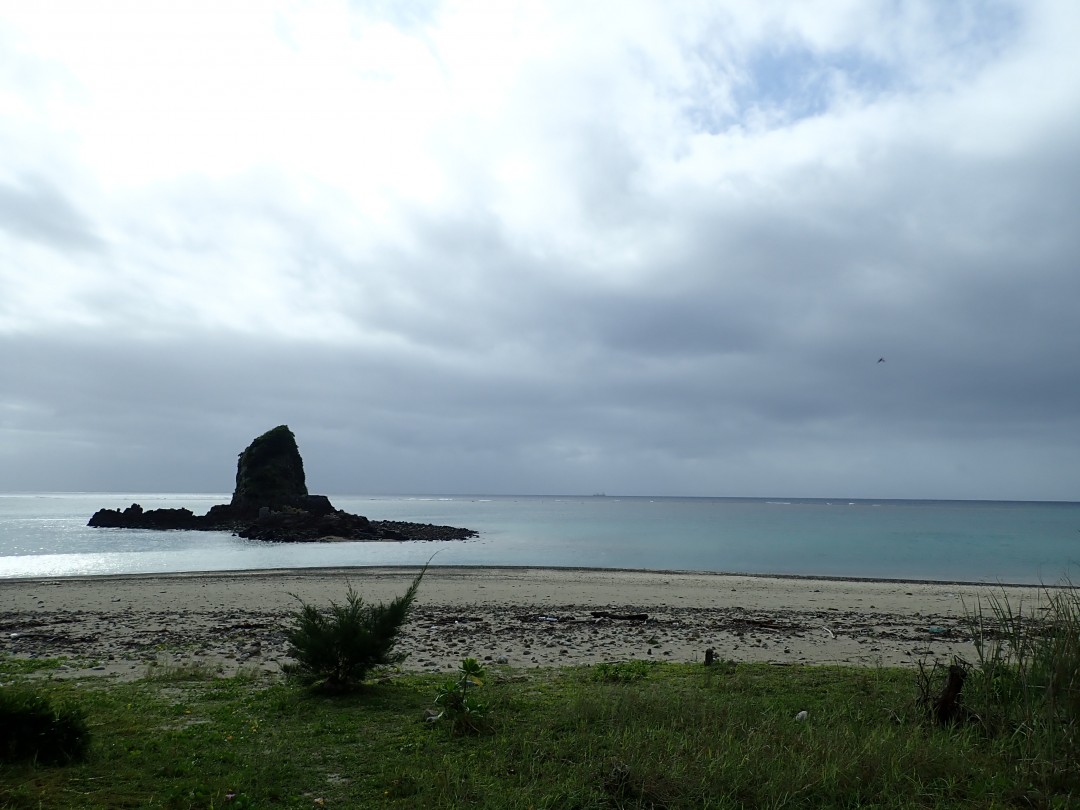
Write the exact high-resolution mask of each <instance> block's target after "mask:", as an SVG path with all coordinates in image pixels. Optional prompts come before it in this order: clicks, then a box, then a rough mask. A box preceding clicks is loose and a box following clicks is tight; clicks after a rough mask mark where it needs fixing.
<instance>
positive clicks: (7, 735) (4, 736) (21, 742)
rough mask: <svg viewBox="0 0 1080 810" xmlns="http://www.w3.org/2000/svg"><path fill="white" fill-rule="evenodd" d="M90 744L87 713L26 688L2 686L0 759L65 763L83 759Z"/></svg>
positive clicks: (0, 699) (4, 760)
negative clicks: (54, 703) (54, 701)
mask: <svg viewBox="0 0 1080 810" xmlns="http://www.w3.org/2000/svg"><path fill="white" fill-rule="evenodd" d="M89 746H90V731H89V729H88V728H87V726H86V714H85V713H84V712H83V711H82V709H80V708H78V707H77V706H67V705H64V706H56V707H54V706H53V704H52V701H50V700H49V698H48V697H46V696H44V695H41V694H38V693H37V692H34V691H32V690H30V689H27V688H22V687H18V688H17V687H0V761H2V762H18V761H21V760H28V759H29V760H37V761H38V762H41V763H45V764H63V763H66V762H72V761H74V760H78V759H82V758H83V757H84V756H86V752H87V750H88V748H89Z"/></svg>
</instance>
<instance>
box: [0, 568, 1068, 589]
mask: <svg viewBox="0 0 1080 810" xmlns="http://www.w3.org/2000/svg"><path fill="white" fill-rule="evenodd" d="M425 567H426V568H427V569H428V570H429V571H437V570H450V571H456V570H470V571H511V572H512V571H535V572H543V571H566V572H571V573H606V572H612V573H620V574H661V575H665V576H671V575H689V576H701V577H745V578H749V579H779V580H804V581H813V582H852V583H859V582H866V583H883V584H889V583H892V584H897V585H941V586H952V587H970V588H1034V589H1039V590H1046V589H1053V590H1062V589H1066V588H1070V587H1073V586H1072V585H1071V584H1068V583H1065V584H1055V585H1049V584H1046V583H1043V582H1040V583H1031V582H1004V581H1000V580H997V581H994V582H982V581H979V580H974V579H970V580H969V579H918V578H908V577H860V576H841V575H837V574H766V573H753V572H742V571H699V570H694V569H689V568H603V567H597V566H578V565H565V566H559V565H473V564H462V565H428V566H424V565H331V566H312V567H304V568H236V569H220V570H212V571H203V570H191V571H157V572H141V573H122V574H53V575H45V576H26V577H23V576H12V577H4V576H0V585H3V583H5V582H53V581H63V582H74V581H97V580H123V579H167V578H184V577H190V578H197V577H231V576H236V577H244V576H259V575H271V576H272V575H280V576H286V575H292V574H307V573H310V574H315V575H326V576H337V575H341V574H348V573H349V572H353V571H357V572H371V571H413V572H418V571H420V570H421V569H423V568H425Z"/></svg>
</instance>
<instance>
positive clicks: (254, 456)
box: [229, 425, 329, 515]
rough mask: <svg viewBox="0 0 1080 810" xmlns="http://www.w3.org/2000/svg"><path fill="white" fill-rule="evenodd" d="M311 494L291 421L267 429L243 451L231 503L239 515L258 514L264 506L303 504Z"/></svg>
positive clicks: (238, 463) (238, 464)
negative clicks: (309, 493)
mask: <svg viewBox="0 0 1080 810" xmlns="http://www.w3.org/2000/svg"><path fill="white" fill-rule="evenodd" d="M307 497H308V491H307V482H306V481H305V479H304V461H303V459H302V458H300V449H299V448H298V447H297V446H296V437H295V436H294V435H293V432H292V431H291V430H289V426H288V425H278V426H277V427H276V428H274V429H273V430H268V431H266V433H264V434H263V435H262V436H259V437H258V438H257V439H255V441H253V442H252V443H251V444H249V445H248V446H247V449H245V450H244V452H242V453H241V454H240V458H239V461H237V463H236V489H234V490H233V496H232V502H231V503H230V504H229V505H230V506H231V507H232V508H233V510H234V511H235V512H236V513H237V514H238V515H257V514H258V513H259V508H260V507H263V506H269V507H270V508H271V509H275V508H279V507H283V506H300V503H301V501H302V500H303V499H306V498H307ZM326 502H327V504H329V500H327V501H326Z"/></svg>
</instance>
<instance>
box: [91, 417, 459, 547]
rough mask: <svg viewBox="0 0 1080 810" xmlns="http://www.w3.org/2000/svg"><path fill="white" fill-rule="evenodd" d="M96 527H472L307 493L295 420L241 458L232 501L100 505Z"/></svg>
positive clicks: (389, 530)
mask: <svg viewBox="0 0 1080 810" xmlns="http://www.w3.org/2000/svg"><path fill="white" fill-rule="evenodd" d="M88 525H90V526H96V527H100V528H115V529H157V530H168V529H182V530H188V531H192V530H194V531H231V532H233V533H234V534H236V535H239V536H240V537H246V538H249V539H251V540H269V541H278V542H312V541H315V542H318V541H327V540H352V541H372V540H383V541H386V540H396V541H400V540H425V541H431V540H465V539H467V538H469V537H475V536H476V532H474V531H472V530H471V529H459V528H456V527H454V526H433V525H431V524H421V523H407V522H403V521H391V520H383V521H374V520H368V519H367V518H366V517H364V516H363V515H353V514H350V513H349V512H345V511H343V510H340V509H335V508H334V505H333V504H332V503H330V499H329V498H328V497H326V496H325V495H310V494H308V488H307V481H306V479H305V476H304V460H303V459H302V458H301V457H300V449H299V448H298V447H297V444H296V437H295V436H294V435H293V432H292V431H291V430H289V426H288V425H278V426H277V427H276V428H273V429H272V430H268V431H266V433H264V434H262V435H261V436H259V437H258V438H256V439H255V440H254V441H253V442H252V443H251V444H249V445H248V446H247V448H246V449H245V450H244V452H242V453H241V454H240V456H239V459H238V461H237V463H236V489H235V490H233V496H232V500H231V501H230V502H229V503H222V504H218V505H216V506H212V507H210V511H208V512H207V513H206V514H205V515H195V514H193V513H192V512H191V510H189V509H148V510H144V509H143V508H142V507H141V506H140V505H139V504H137V503H133V504H132V505H131V506H129V507H128V508H127V509H124V510H123V511H120V510H119V509H99V510H98V511H97V512H95V513H94V515H93V516H92V517H91V518H90V522H89V524H88Z"/></svg>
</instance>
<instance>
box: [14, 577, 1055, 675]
mask: <svg viewBox="0 0 1080 810" xmlns="http://www.w3.org/2000/svg"><path fill="white" fill-rule="evenodd" d="M415 575H416V569H408V568H359V569H347V570H342V569H334V570H326V569H305V570H290V571H251V572H238V573H234V572H229V573H209V574H203V573H197V574H175V575H160V576H159V575H153V576H118V577H86V578H64V579H36V580H25V579H24V580H2V581H0V653H3V654H7V655H14V656H19V657H28V658H29V657H42V656H64V657H65V658H66V659H67V660H66V662H65V664H64V666H63V667H62V668H61V669H58V670H57V669H52V670H48V672H47V674H48V676H49V677H76V676H78V677H81V676H87V675H97V676H111V677H119V678H138V677H143V676H145V675H147V674H148V673H150V672H152V671H154V669H155V668H157V667H167V666H173V667H176V666H191V665H200V666H206V667H210V668H212V669H213V670H214V671H219V672H221V673H222V674H224V675H228V674H231V673H234V672H236V671H237V670H239V669H241V668H244V669H247V670H255V671H261V672H266V673H279V672H280V671H281V664H282V663H285V662H286V661H287V660H288V657H287V652H286V650H287V644H286V641H285V634H286V631H287V629H288V627H289V626H290V617H291V614H292V613H293V612H294V611H295V610H296V609H297V607H298V605H299V603H298V601H297V599H296V597H299V598H300V599H303V600H304V601H306V602H309V603H311V604H315V605H323V604H327V603H328V602H329V601H330V600H335V601H338V602H342V601H344V598H345V594H346V590H347V587H348V585H349V584H350V583H351V585H352V586H353V587H354V588H355V589H356V590H357V591H358V592H359V593H360V594H361V595H362V596H363V597H364V598H365V600H367V601H375V602H378V601H386V600H388V599H391V598H393V597H394V596H396V595H398V594H400V593H402V592H404V590H405V589H406V588H407V587H408V585H409V583H410V582H411V580H412V578H413V577H414V576H415ZM1004 590H1005V591H1006V592H1007V596H1008V598H1009V600H1010V603H1011V604H1013V605H1014V606H1015V605H1017V604H1019V603H1021V602H1022V603H1023V604H1024V605H1025V606H1029V605H1034V604H1035V603H1037V602H1038V601H1039V600H1040V596H1041V594H1040V590H1039V589H1038V588H1034V587H1019V586H1007V587H1005V588H1004ZM1002 591H1003V588H1002V587H1000V586H993V587H990V586H980V585H971V584H941V583H933V584H930V583H915V582H896V581H862V580H858V581H851V580H831V579H803V578H785V577H757V576H732V575H723V574H702V573H683V572H642V571H610V570H577V569H537V568H457V567H445V568H431V569H429V570H428V572H427V575H426V576H425V578H424V581H423V584H422V585H421V587H420V592H419V596H418V598H417V601H416V604H415V607H414V610H413V613H412V615H411V619H410V621H409V623H408V625H407V629H406V632H405V633H404V637H403V638H402V640H401V642H400V648H399V649H400V650H401V651H403V652H406V653H408V657H407V659H406V660H405V662H404V663H403V664H402V668H403V669H405V670H409V671H437V670H445V669H448V668H452V667H455V666H456V665H457V664H458V663H459V662H460V660H461V659H462V658H464V657H466V656H472V657H475V658H478V659H481V660H482V661H485V662H486V663H488V664H497V663H498V664H506V665H508V666H511V667H519V668H521V667H525V668H527V667H550V666H563V665H576V664H588V663H596V662H601V661H624V660H630V659H642V660H666V661H702V660H703V659H704V655H705V650H706V649H708V648H712V649H713V650H714V651H715V654H716V656H717V657H719V658H721V659H732V660H735V661H766V662H773V663H778V664H796V663H813V664H850V665H865V666H874V665H879V664H882V665H900V666H915V665H916V664H917V662H918V661H920V660H925V661H931V660H939V661H950V660H951V659H952V657H953V656H954V655H959V656H962V657H964V658H966V659H968V660H973V659H974V657H975V650H974V647H973V645H972V643H971V639H970V634H969V632H968V628H967V623H966V620H965V615H966V613H967V612H970V611H971V610H972V609H974V608H975V607H976V606H977V605H978V604H979V602H980V599H982V600H985V599H986V597H987V596H988V595H989V594H990V593H997V594H998V595H1001V594H1002ZM1042 601H1045V596H1042Z"/></svg>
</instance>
